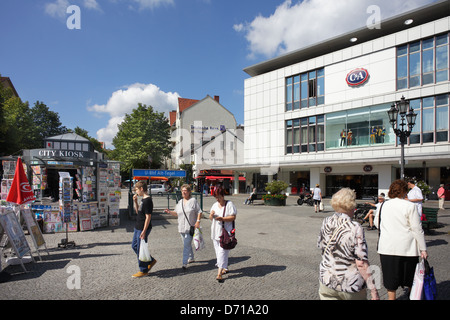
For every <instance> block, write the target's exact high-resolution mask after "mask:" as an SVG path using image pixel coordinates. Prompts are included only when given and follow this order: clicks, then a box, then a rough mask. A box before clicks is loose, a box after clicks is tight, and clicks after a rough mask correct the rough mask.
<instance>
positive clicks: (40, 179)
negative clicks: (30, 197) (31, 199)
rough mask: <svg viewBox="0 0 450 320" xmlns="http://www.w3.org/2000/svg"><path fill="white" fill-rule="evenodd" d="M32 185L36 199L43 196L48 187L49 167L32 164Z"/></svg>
mask: <svg viewBox="0 0 450 320" xmlns="http://www.w3.org/2000/svg"><path fill="white" fill-rule="evenodd" d="M31 172H32V174H33V175H32V181H33V183H32V186H33V192H34V195H35V197H36V199H41V198H42V193H43V191H44V190H45V189H47V168H44V167H40V166H32V167H31Z"/></svg>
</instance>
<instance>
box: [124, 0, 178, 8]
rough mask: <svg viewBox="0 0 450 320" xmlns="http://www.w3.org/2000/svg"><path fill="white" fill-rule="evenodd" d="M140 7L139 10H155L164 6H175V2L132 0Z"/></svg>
mask: <svg viewBox="0 0 450 320" xmlns="http://www.w3.org/2000/svg"><path fill="white" fill-rule="evenodd" d="M132 1H133V2H136V3H137V4H138V5H139V10H144V9H154V8H157V7H160V6H163V5H175V1H174V0H132Z"/></svg>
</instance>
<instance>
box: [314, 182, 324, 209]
mask: <svg viewBox="0 0 450 320" xmlns="http://www.w3.org/2000/svg"><path fill="white" fill-rule="evenodd" d="M313 200H314V212H316V213H317V211H320V202H321V201H322V190H320V188H319V184H316V187H315V188H314V189H313Z"/></svg>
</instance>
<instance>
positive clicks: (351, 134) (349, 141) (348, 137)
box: [347, 129, 353, 146]
mask: <svg viewBox="0 0 450 320" xmlns="http://www.w3.org/2000/svg"><path fill="white" fill-rule="evenodd" d="M352 139H353V132H352V129H350V130H348V134H347V145H348V146H351V145H352Z"/></svg>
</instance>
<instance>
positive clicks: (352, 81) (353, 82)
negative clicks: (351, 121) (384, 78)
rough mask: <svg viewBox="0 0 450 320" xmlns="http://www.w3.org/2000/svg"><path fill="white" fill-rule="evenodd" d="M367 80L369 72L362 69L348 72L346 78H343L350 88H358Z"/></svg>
mask: <svg viewBox="0 0 450 320" xmlns="http://www.w3.org/2000/svg"><path fill="white" fill-rule="evenodd" d="M368 79H369V71H367V70H366V69H364V68H358V69H355V70H352V71H350V72H349V73H348V74H347V77H346V78H345V80H346V81H347V84H348V85H349V86H351V87H356V86H360V85H362V84H363V83H364V82H366V81H367V80H368Z"/></svg>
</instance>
